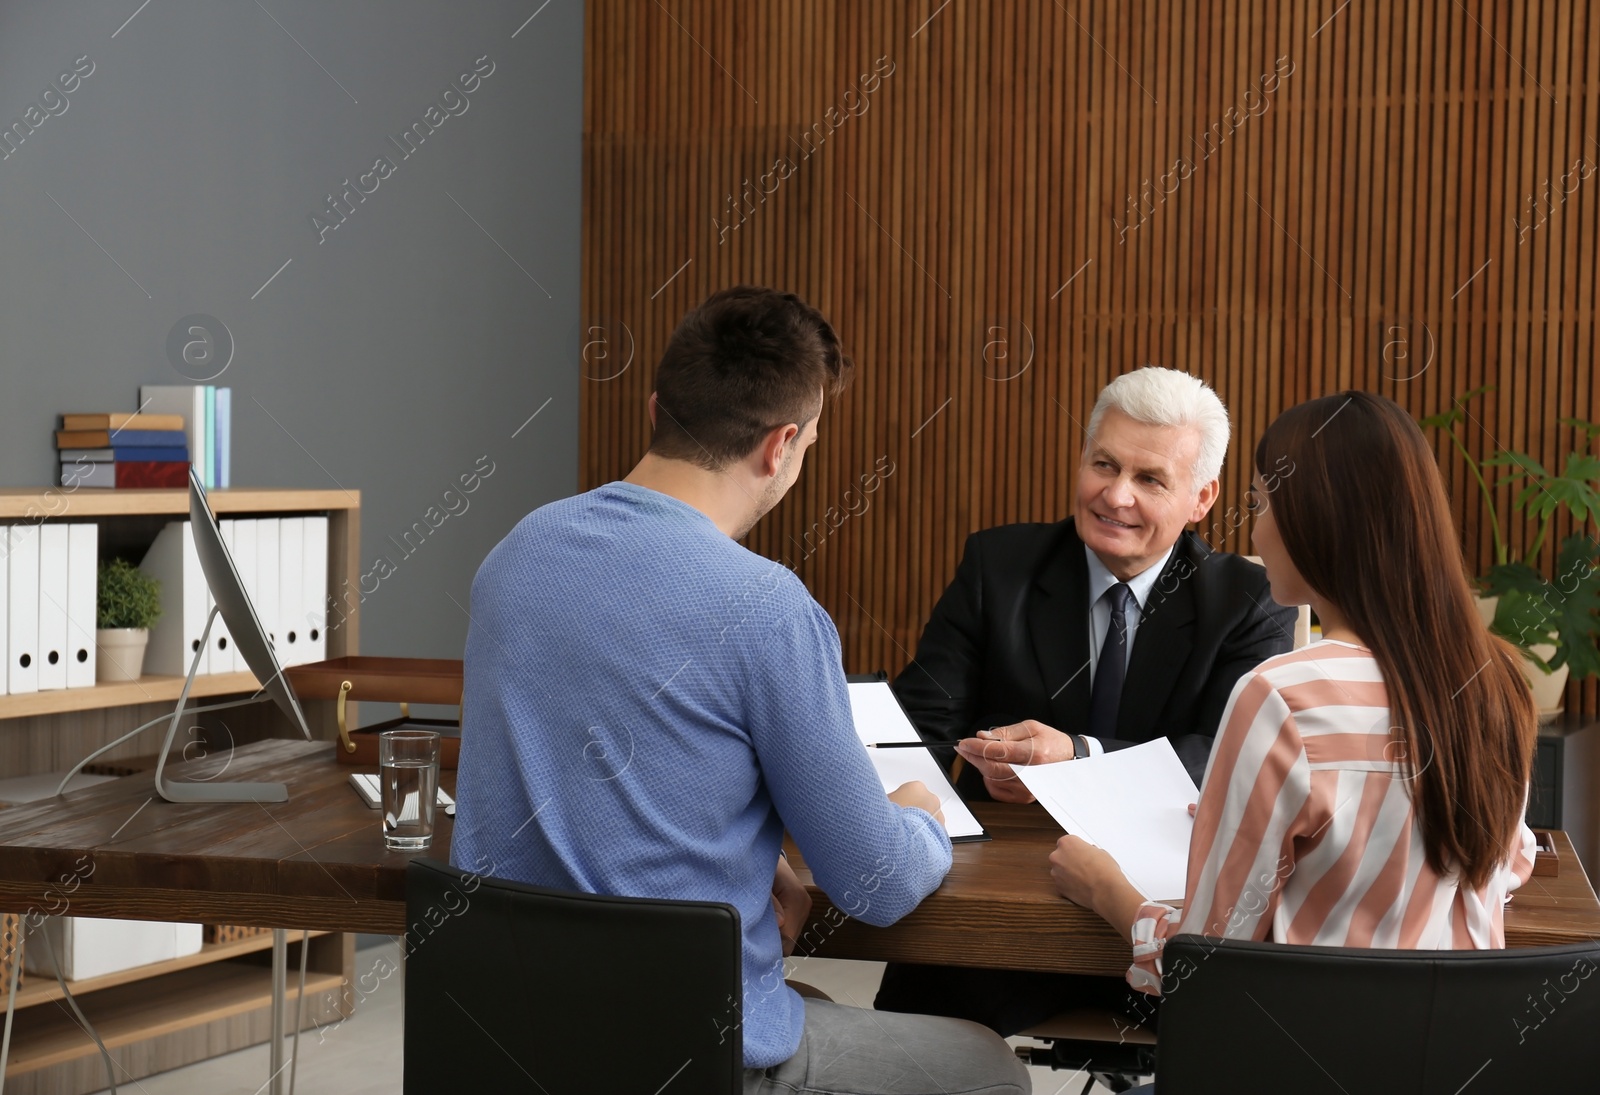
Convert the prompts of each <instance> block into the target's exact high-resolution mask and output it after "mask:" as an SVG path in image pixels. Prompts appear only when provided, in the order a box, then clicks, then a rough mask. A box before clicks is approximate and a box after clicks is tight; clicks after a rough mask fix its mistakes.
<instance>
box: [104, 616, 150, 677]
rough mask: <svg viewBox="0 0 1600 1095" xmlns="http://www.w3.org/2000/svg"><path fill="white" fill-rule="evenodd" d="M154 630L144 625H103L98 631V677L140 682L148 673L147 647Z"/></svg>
mask: <svg viewBox="0 0 1600 1095" xmlns="http://www.w3.org/2000/svg"><path fill="white" fill-rule="evenodd" d="M149 641H150V631H149V629H148V628H143V627H102V628H100V629H99V630H98V631H96V632H95V633H94V645H95V647H96V648H97V649H98V651H99V654H98V657H96V658H95V666H94V679H95V680H97V681H101V682H106V681H136V680H138V679H139V678H140V677H142V676H144V648H145V645H146V644H147V643H149Z"/></svg>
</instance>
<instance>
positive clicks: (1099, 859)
mask: <svg viewBox="0 0 1600 1095" xmlns="http://www.w3.org/2000/svg"><path fill="white" fill-rule="evenodd" d="M1121 877H1122V868H1121V867H1118V866H1117V861H1116V860H1114V859H1112V858H1111V855H1110V853H1109V852H1107V851H1105V850H1104V849H1102V848H1097V847H1095V846H1094V845H1093V844H1090V843H1089V842H1088V841H1087V840H1084V839H1082V838H1081V837H1075V836H1073V835H1072V834H1070V833H1069V834H1067V835H1066V836H1064V837H1062V838H1061V839H1060V840H1058V841H1056V847H1055V851H1053V852H1051V853H1050V881H1052V882H1054V883H1055V886H1056V892H1057V893H1059V894H1060V895H1061V896H1062V897H1064V898H1066V899H1067V900H1068V901H1071V902H1073V903H1074V904H1077V905H1082V906H1084V907H1085V908H1089V909H1092V908H1094V897H1095V894H1096V893H1097V892H1099V891H1100V890H1103V889H1104V888H1105V886H1106V884H1107V883H1108V882H1109V881H1110V880H1112V879H1114V878H1121Z"/></svg>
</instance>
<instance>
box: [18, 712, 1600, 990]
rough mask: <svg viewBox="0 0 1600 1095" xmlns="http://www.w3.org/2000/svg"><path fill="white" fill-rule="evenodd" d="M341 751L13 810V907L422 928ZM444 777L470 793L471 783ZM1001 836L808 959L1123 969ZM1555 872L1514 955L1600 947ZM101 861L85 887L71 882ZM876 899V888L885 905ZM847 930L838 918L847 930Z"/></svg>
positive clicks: (1033, 819) (1523, 921)
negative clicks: (205, 786)
mask: <svg viewBox="0 0 1600 1095" xmlns="http://www.w3.org/2000/svg"><path fill="white" fill-rule="evenodd" d="M332 748H333V746H332V745H331V744H330V743H328V742H314V743H308V742H294V741H264V742H256V743H254V744H251V745H246V746H243V747H241V748H240V749H238V750H237V751H235V752H234V753H232V754H230V755H226V756H221V757H215V758H212V759H210V760H205V761H199V762H196V764H195V765H186V766H180V767H179V768H177V769H176V771H177V773H178V775H179V778H183V777H184V776H185V775H189V776H191V777H192V776H193V775H195V774H200V775H206V774H209V773H210V772H213V771H215V770H216V769H217V768H219V767H221V765H222V764H223V763H226V765H227V767H226V770H225V771H224V772H221V773H220V774H219V776H218V778H222V779H239V780H245V779H255V780H282V781H284V782H286V783H287V784H288V785H289V801H288V802H284V803H269V804H241V805H216V804H191V805H178V804H175V803H169V802H164V801H162V800H161V799H159V798H156V797H155V794H154V790H153V788H152V787H151V784H150V779H149V777H148V776H132V777H129V778H127V779H122V780H117V781H115V782H112V783H105V784H101V785H100V786H97V787H92V788H89V789H87V790H84V791H79V792H75V793H73V794H71V795H69V796H67V798H66V799H65V800H57V801H51V802H45V803H38V804H35V805H32V806H24V807H19V808H16V809H12V810H8V811H6V813H5V817H4V826H3V832H0V910H4V911H13V912H25V911H28V910H30V909H54V910H56V911H61V910H60V906H61V904H62V902H63V901H65V902H67V903H68V906H69V907H68V908H67V909H66V910H65V911H67V912H70V913H72V914H74V915H80V916H117V917H127V918H131V919H146V920H190V921H194V920H201V921H213V922H219V923H229V924H256V925H261V926H265V927H294V928H304V927H309V928H324V929H328V930H332V931H366V932H379V933H384V934H389V935H398V934H400V933H402V932H404V931H405V927H406V916H405V867H406V863H407V861H408V860H409V859H410V858H411V856H412V855H413V854H415V853H406V852H391V851H388V850H387V849H385V848H384V846H383V838H382V835H381V833H380V832H379V826H378V814H377V812H376V811H374V810H371V809H369V808H368V807H366V806H365V805H363V804H362V802H361V800H360V799H359V798H357V797H356V794H355V792H354V791H352V790H351V789H350V787H349V786H348V783H347V780H348V776H349V773H350V769H349V768H345V767H341V766H338V765H336V764H334V763H333V760H332V757H331V756H330V755H329V753H330V751H331V750H332ZM441 778H442V781H443V783H444V785H445V789H446V790H447V791H450V790H453V787H454V780H455V773H454V772H448V771H447V772H445V773H443V774H442V777H441ZM974 810H975V812H976V813H977V815H978V817H979V819H980V820H981V821H982V822H983V823H984V825H985V826H987V827H988V829H989V832H990V833H991V834H993V836H994V837H995V839H994V840H992V841H985V842H982V843H977V844H958V845H956V853H955V865H954V867H952V869H951V871H950V875H949V877H948V878H947V879H946V880H945V882H944V884H943V885H942V886H941V887H940V888H939V889H938V890H937V891H936V892H935V893H933V894H932V895H930V896H929V897H928V899H927V900H926V901H924V902H923V903H922V905H921V906H920V907H919V908H918V909H916V911H914V912H913V913H911V915H909V916H907V917H905V918H904V919H903V920H901V921H900V922H899V923H898V924H896V925H894V926H893V927H891V928H872V927H868V926H867V925H865V924H861V923H859V922H857V921H851V920H846V919H844V918H843V917H842V916H840V915H839V914H838V912H837V911H834V912H833V913H832V915H830V910H831V909H832V908H833V906H832V905H831V903H830V902H829V901H828V898H827V896H826V895H824V894H823V893H822V892H821V891H819V890H817V889H816V888H815V886H814V885H812V884H811V876H810V872H809V871H808V870H806V868H805V863H804V861H803V859H801V857H800V856H799V854H798V853H797V852H794V851H793V849H791V855H792V856H793V859H792V862H793V864H794V867H795V870H796V872H797V873H798V874H799V876H800V878H801V880H802V881H803V882H805V883H807V885H809V886H811V891H812V896H813V899H814V901H815V906H814V908H813V911H812V917H811V921H812V926H811V928H810V929H809V930H808V933H807V934H806V935H805V936H804V937H803V942H802V944H801V952H802V953H805V952H808V951H812V952H814V953H816V954H818V955H822V956H825V957H829V958H866V959H876V960H884V959H891V960H897V961H908V962H939V963H947V964H952V965H971V966H989V967H995V968H1002V969H1046V970H1059V971H1062V972H1076V973H1099V974H1120V973H1122V972H1123V970H1125V969H1126V968H1127V965H1128V946H1127V944H1126V943H1124V942H1123V941H1122V940H1121V939H1120V938H1119V937H1117V935H1115V934H1114V933H1113V932H1112V931H1111V929H1110V928H1109V927H1107V925H1106V924H1105V922H1104V921H1102V920H1100V918H1099V917H1097V916H1095V915H1094V914H1093V913H1092V912H1089V911H1088V910H1086V909H1082V908H1079V907H1078V906H1075V905H1072V904H1071V903H1069V902H1067V901H1064V900H1062V899H1061V898H1060V897H1059V896H1057V894H1056V893H1055V891H1054V890H1053V889H1052V888H1051V886H1050V879H1049V875H1048V873H1047V870H1046V858H1047V856H1048V855H1049V852H1050V849H1051V847H1053V846H1054V844H1055V840H1056V837H1057V836H1058V835H1059V833H1060V830H1059V829H1058V828H1057V826H1056V824H1055V823H1054V822H1053V821H1051V820H1050V817H1049V815H1047V814H1046V813H1045V812H1044V810H1042V809H1041V808H1039V807H1037V806H1008V805H1005V804H1001V803H978V804H976V805H975V807H974ZM453 828H454V822H453V821H451V819H449V818H447V817H445V816H444V815H443V814H442V813H440V814H438V815H437V828H436V830H435V833H436V835H435V838H434V846H433V849H432V851H430V852H429V853H427V854H429V855H431V856H433V857H435V858H438V859H444V858H447V857H448V855H449V849H450V836H451V832H452V830H453ZM1557 850H1558V852H1559V853H1560V854H1561V856H1562V866H1561V873H1560V875H1559V877H1555V878H1535V879H1533V880H1532V882H1530V884H1529V885H1528V886H1527V887H1525V888H1524V889H1523V890H1521V891H1519V892H1518V894H1517V896H1516V899H1515V900H1514V901H1513V903H1512V906H1511V908H1510V909H1509V910H1507V913H1506V936H1507V939H1508V941H1509V942H1510V944H1511V945H1512V946H1534V945H1538V944H1545V943H1571V942H1579V941H1586V940H1592V939H1596V938H1600V902H1597V900H1596V898H1595V894H1594V891H1593V890H1592V889H1590V887H1589V882H1588V879H1587V878H1586V877H1585V876H1584V874H1583V870H1582V868H1581V867H1580V866H1579V865H1578V863H1577V860H1576V858H1575V857H1574V856H1573V854H1572V845H1571V843H1570V842H1569V841H1567V840H1566V838H1565V836H1564V835H1560V834H1558V836H1557ZM80 857H88V861H89V862H92V863H93V865H94V872H93V874H92V875H90V876H88V877H87V878H85V879H83V881H82V883H81V884H80V885H78V887H77V889H76V890H75V892H72V893H70V894H68V895H63V894H62V890H63V888H64V887H63V886H62V884H61V881H60V880H61V879H63V878H72V877H73V876H74V875H75V874H77V875H81V874H82V868H81V867H80V866H79V865H78V864H79V860H80ZM868 896H869V898H870V895H868ZM835 925H837V926H835Z"/></svg>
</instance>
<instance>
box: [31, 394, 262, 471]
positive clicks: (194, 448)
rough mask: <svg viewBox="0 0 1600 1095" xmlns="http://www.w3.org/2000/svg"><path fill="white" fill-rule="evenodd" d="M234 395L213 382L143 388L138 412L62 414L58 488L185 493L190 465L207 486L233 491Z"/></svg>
mask: <svg viewBox="0 0 1600 1095" xmlns="http://www.w3.org/2000/svg"><path fill="white" fill-rule="evenodd" d="M232 397H233V389H231V388H218V387H215V386H213V385H210V384H145V385H142V386H141V387H140V388H139V409H138V411H134V412H128V413H111V414H64V415H62V416H61V429H60V430H58V431H57V432H56V448H57V449H59V450H60V459H61V485H62V486H63V487H73V488H76V487H124V488H126V487H178V488H184V487H187V486H188V485H189V466H190V464H193V465H194V470H195V473H196V474H197V475H199V477H200V483H201V485H202V486H204V487H206V488H207V489H211V488H214V487H226V486H229V485H230V480H231V478H232V474H231V473H232V468H231V467H230V465H231V463H232V461H231V460H230V459H229V449H230V448H231V442H232V437H231V435H232V432H233V428H232V427H233V413H232V411H233V398H232Z"/></svg>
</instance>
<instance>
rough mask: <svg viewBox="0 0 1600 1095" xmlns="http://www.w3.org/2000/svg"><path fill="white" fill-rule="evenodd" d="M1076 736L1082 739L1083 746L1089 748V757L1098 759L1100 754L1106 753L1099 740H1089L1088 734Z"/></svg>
mask: <svg viewBox="0 0 1600 1095" xmlns="http://www.w3.org/2000/svg"><path fill="white" fill-rule="evenodd" d="M1078 736H1079V737H1080V738H1082V739H1083V741H1084V744H1085V745H1087V746H1088V747H1089V755H1090V756H1091V757H1098V756H1099V755H1100V754H1102V753H1104V752H1105V751H1106V747H1105V746H1104V745H1101V744H1100V739H1099V738H1091V737H1090V736H1089V735H1088V734H1079V735H1078Z"/></svg>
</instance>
